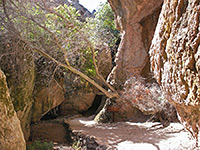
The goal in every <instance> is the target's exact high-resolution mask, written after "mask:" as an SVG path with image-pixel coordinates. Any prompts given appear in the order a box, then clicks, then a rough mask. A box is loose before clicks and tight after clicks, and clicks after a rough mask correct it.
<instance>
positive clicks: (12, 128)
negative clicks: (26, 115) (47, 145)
mask: <svg viewBox="0 0 200 150" xmlns="http://www.w3.org/2000/svg"><path fill="white" fill-rule="evenodd" d="M0 149H1V150H25V149H26V143H25V140H24V136H23V133H22V129H21V126H20V121H19V119H18V118H17V115H16V112H15V110H14V107H13V104H12V100H11V98H10V94H9V89H8V87H7V83H6V76H5V75H4V73H3V72H2V71H1V70H0Z"/></svg>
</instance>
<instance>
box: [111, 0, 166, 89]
mask: <svg viewBox="0 0 200 150" xmlns="http://www.w3.org/2000/svg"><path fill="white" fill-rule="evenodd" d="M109 3H110V5H111V7H112V9H113V11H114V14H115V22H116V26H117V28H118V30H119V31H120V32H121V33H122V40H121V43H120V46H119V48H118V53H117V55H116V60H115V61H116V67H115V68H114V69H113V71H112V73H111V74H110V77H109V80H110V82H111V83H113V82H114V83H116V85H123V84H124V82H125V81H126V80H127V79H129V78H131V77H133V76H136V75H140V74H141V72H142V70H143V68H144V67H145V65H146V63H147V61H148V49H146V47H145V43H144V42H143V41H144V39H143V38H144V36H143V31H144V29H145V26H143V24H142V22H143V21H144V20H145V19H147V18H148V16H149V17H152V14H153V13H154V12H155V11H156V9H157V8H159V7H160V5H161V4H162V0H134V1H133V0H109ZM154 18H158V14H157V16H156V14H154ZM156 22H157V19H155V21H154V22H152V23H153V24H152V27H151V29H150V30H152V31H154V27H155V24H156ZM149 32H151V31H149ZM119 88H120V87H119Z"/></svg>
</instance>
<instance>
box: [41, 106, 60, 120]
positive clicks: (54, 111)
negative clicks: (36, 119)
mask: <svg viewBox="0 0 200 150" xmlns="http://www.w3.org/2000/svg"><path fill="white" fill-rule="evenodd" d="M59 116H60V105H59V106H56V107H54V108H53V109H51V110H50V111H48V112H47V113H46V114H45V115H44V116H43V117H42V118H41V119H40V120H52V119H56V118H57V117H59Z"/></svg>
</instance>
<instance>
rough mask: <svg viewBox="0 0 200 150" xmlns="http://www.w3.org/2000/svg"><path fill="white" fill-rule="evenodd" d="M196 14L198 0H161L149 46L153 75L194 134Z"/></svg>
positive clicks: (198, 85) (199, 117)
mask: <svg viewBox="0 0 200 150" xmlns="http://www.w3.org/2000/svg"><path fill="white" fill-rule="evenodd" d="M199 15H200V1H199V0H173V1H171V0H165V2H164V5H163V7H162V12H161V14H160V18H159V22H158V25H157V28H156V32H155V35H154V39H153V41H152V45H151V49H150V56H151V69H152V71H153V72H154V75H155V78H156V79H157V81H158V82H159V84H160V85H161V87H162V90H163V92H164V94H165V97H166V98H167V100H168V101H170V102H171V103H172V104H173V105H174V106H175V107H176V109H177V111H178V114H179V116H180V119H181V121H182V122H183V123H184V125H185V126H186V128H187V129H188V130H190V131H191V133H193V135H194V136H196V137H197V134H198V132H199V129H200V111H199V110H200V46H199V44H200V31H199V30H200V26H199V25H200V24H199V22H200V20H199V19H200V16H199Z"/></svg>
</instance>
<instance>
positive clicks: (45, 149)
mask: <svg viewBox="0 0 200 150" xmlns="http://www.w3.org/2000/svg"><path fill="white" fill-rule="evenodd" d="M26 150H53V142H49V143H48V142H41V141H35V142H34V143H32V144H30V145H27V147H26Z"/></svg>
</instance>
